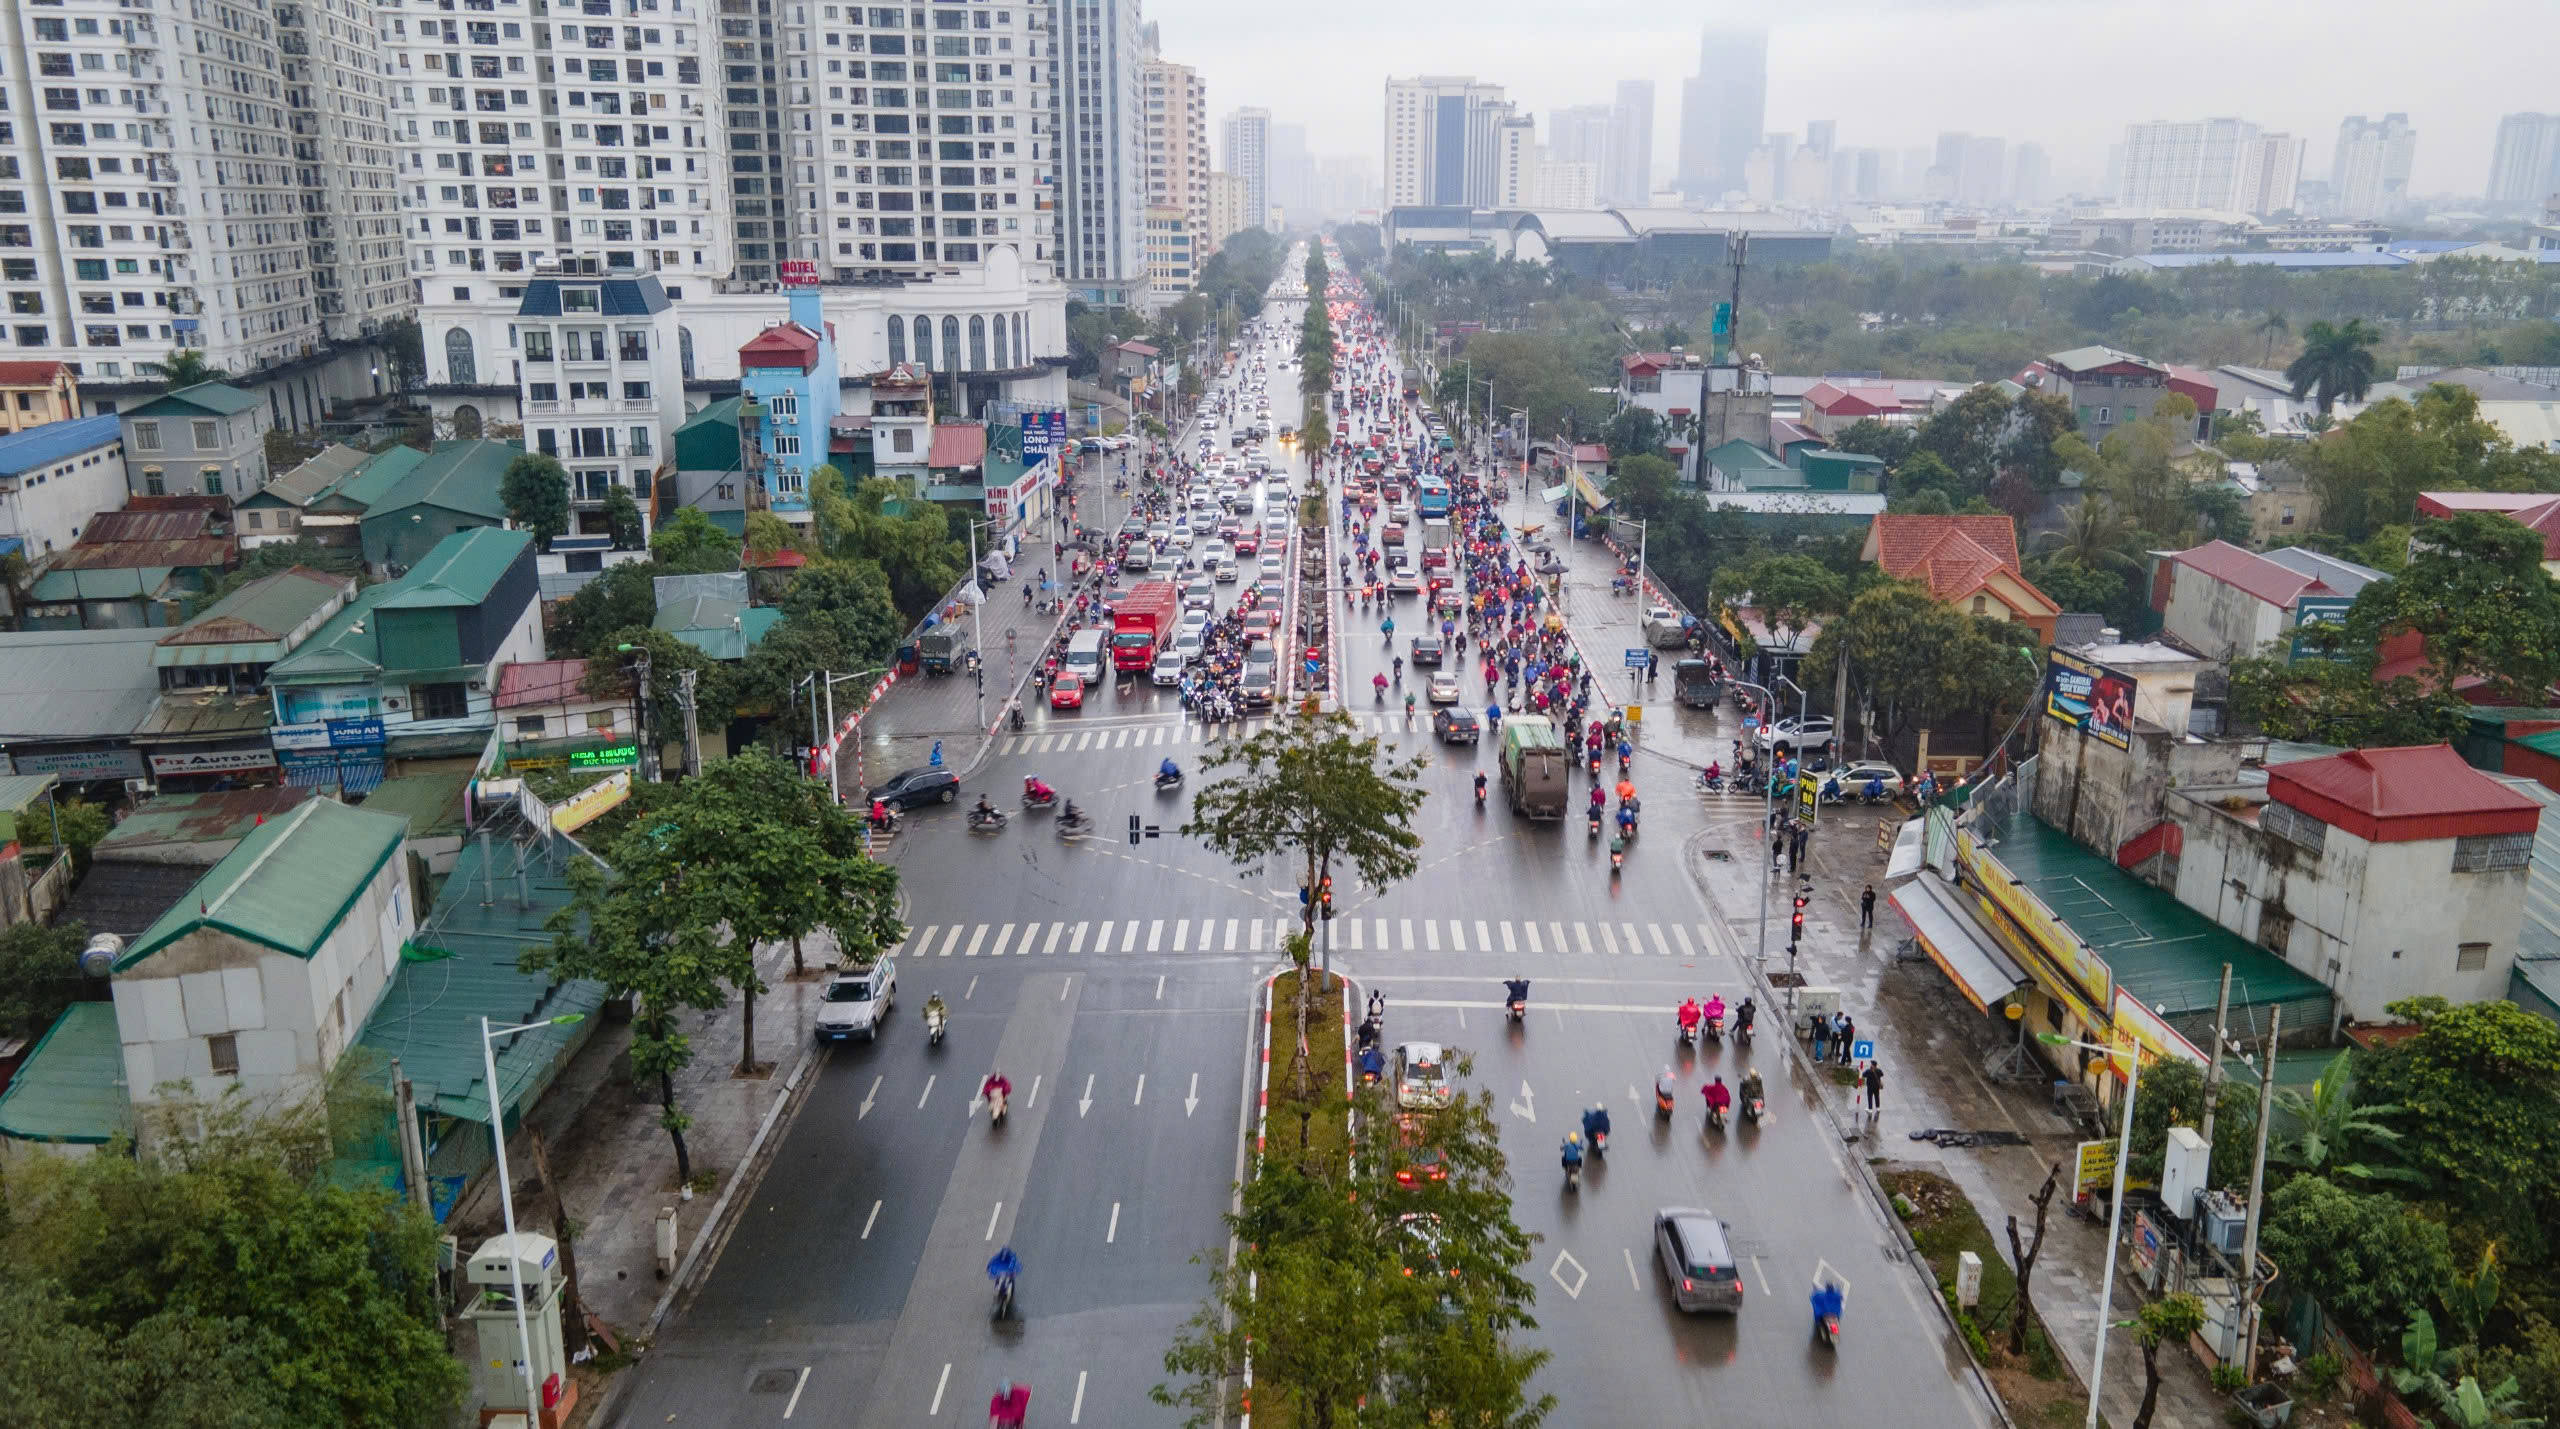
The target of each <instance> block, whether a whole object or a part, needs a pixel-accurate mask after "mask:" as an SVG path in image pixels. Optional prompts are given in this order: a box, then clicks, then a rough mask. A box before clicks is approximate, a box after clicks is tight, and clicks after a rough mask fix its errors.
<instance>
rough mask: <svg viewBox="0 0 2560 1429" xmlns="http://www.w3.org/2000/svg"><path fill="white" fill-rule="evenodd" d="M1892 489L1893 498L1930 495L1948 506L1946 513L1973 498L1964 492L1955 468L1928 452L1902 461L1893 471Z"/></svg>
mask: <svg viewBox="0 0 2560 1429" xmlns="http://www.w3.org/2000/svg"><path fill="white" fill-rule="evenodd" d="M1892 489H1893V493H1894V494H1895V495H1896V496H1902V495H1906V494H1917V493H1919V492H1923V491H1934V492H1936V493H1937V494H1938V495H1939V496H1941V497H1943V498H1945V499H1946V500H1947V501H1948V502H1949V503H1950V505H1949V509H1950V510H1952V509H1953V508H1954V505H1955V504H1958V503H1961V502H1963V501H1965V500H1966V499H1967V498H1969V497H1970V496H1972V495H1973V494H1974V493H1972V492H1970V491H1968V490H1967V489H1966V488H1965V483H1964V478H1963V477H1960V476H1958V475H1956V472H1955V468H1954V467H1951V466H1949V465H1947V463H1946V459H1945V458H1943V457H1941V456H1939V455H1938V454H1937V453H1936V452H1931V451H1913V452H1912V453H1911V454H1910V455H1909V456H1906V457H1904V458H1903V459H1902V463H1901V465H1900V466H1898V467H1897V468H1895V470H1894V474H1893V481H1892Z"/></svg>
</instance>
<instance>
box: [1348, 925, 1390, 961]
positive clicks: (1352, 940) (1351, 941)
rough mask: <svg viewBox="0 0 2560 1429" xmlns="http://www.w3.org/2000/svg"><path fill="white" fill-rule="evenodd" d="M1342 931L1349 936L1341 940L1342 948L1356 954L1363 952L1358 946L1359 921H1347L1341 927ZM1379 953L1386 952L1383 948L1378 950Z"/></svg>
mask: <svg viewBox="0 0 2560 1429" xmlns="http://www.w3.org/2000/svg"><path fill="white" fill-rule="evenodd" d="M1343 931H1344V932H1346V933H1348V934H1349V935H1350V936H1348V937H1346V938H1344V939H1343V940H1342V946H1343V947H1344V948H1346V949H1348V950H1350V951H1351V952H1355V953H1357V952H1361V951H1364V949H1362V948H1361V946H1360V920H1359V919H1357V918H1353V919H1351V920H1349V921H1348V922H1347V923H1345V924H1344V925H1343ZM1379 951H1380V952H1384V951H1386V950H1385V949H1384V948H1381V949H1379Z"/></svg>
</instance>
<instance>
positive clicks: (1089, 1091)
mask: <svg viewBox="0 0 2560 1429" xmlns="http://www.w3.org/2000/svg"><path fill="white" fill-rule="evenodd" d="M1093 1075H1094V1074H1093V1073H1091V1072H1087V1073H1085V1074H1084V1095H1083V1096H1081V1097H1078V1098H1076V1115H1078V1116H1083V1115H1084V1114H1085V1113H1087V1112H1089V1111H1091V1110H1093Z"/></svg>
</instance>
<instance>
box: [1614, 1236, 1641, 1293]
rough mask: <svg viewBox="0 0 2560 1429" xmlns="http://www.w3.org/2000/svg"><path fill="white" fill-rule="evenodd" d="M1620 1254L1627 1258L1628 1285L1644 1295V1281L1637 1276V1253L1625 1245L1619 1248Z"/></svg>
mask: <svg viewBox="0 0 2560 1429" xmlns="http://www.w3.org/2000/svg"><path fill="white" fill-rule="evenodd" d="M1618 1253H1619V1254H1620V1255H1623V1256H1625V1257H1626V1258H1627V1283H1628V1284H1629V1285H1632V1286H1634V1287H1635V1291H1636V1293H1637V1294H1638V1295H1642V1294H1643V1293H1644V1281H1643V1280H1642V1279H1641V1278H1639V1277H1638V1276H1637V1275H1636V1253H1635V1252H1634V1251H1632V1250H1630V1249H1628V1248H1627V1247H1625V1246H1623V1245H1622V1246H1620V1247H1618Z"/></svg>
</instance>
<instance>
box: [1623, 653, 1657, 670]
mask: <svg viewBox="0 0 2560 1429" xmlns="http://www.w3.org/2000/svg"><path fill="white" fill-rule="evenodd" d="M1652 659H1653V652H1652V651H1650V650H1630V651H1628V652H1627V668H1628V669H1630V670H1641V669H1643V668H1644V667H1645V665H1646V663H1647V662H1649V661H1650V660H1652Z"/></svg>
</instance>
